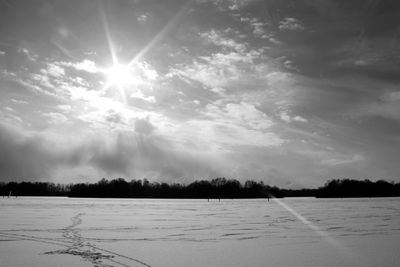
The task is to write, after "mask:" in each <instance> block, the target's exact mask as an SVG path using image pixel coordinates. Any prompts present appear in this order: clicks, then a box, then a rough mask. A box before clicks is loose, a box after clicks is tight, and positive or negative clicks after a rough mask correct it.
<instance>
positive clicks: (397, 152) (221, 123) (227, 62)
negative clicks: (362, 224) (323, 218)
mask: <svg viewBox="0 0 400 267" xmlns="http://www.w3.org/2000/svg"><path fill="white" fill-rule="evenodd" d="M399 14H400V2H399V1H396V0H393V1H389V0H388V1H383V0H382V1H378V0H372V1H366V0H362V1H361V0H357V1H344V0H343V1H340V0H336V1H333V0H332V1H331V0H295V1H290V0H285V1H282V0H241V1H240V0H192V1H183V0H163V1H152V0H146V1H144V0H143V1H140V0H119V1H116V0H107V1H100V0H90V1H89V0H80V1H77V0H73V1H56V0H55V1H39V0H34V1H22V0H21V1H19V0H17V1H9V0H0V149H1V153H0V181H51V182H60V183H76V182H94V181H98V180H99V179H101V178H103V177H104V178H109V179H111V178H117V177H123V178H125V179H127V180H130V179H143V178H147V179H149V180H150V181H156V182H170V183H189V182H191V181H194V180H199V179H211V178H215V177H226V178H233V179H238V180H240V181H245V180H248V179H252V180H256V181H263V182H264V183H267V184H271V185H276V186H280V187H286V188H300V187H317V186H321V185H323V184H324V183H325V182H326V181H327V180H330V179H337V178H352V179H371V180H377V179H386V180H389V181H396V182H399V181H400V164H399V162H398V160H399V158H400V86H399V84H400V16H399Z"/></svg>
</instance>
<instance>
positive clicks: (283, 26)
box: [279, 17, 306, 31]
mask: <svg viewBox="0 0 400 267" xmlns="http://www.w3.org/2000/svg"><path fill="white" fill-rule="evenodd" d="M279 29H280V30H282V31H304V30H305V29H306V27H305V26H304V25H303V24H302V22H301V21H300V20H298V19H296V18H289V17H287V18H285V19H284V20H282V21H280V22H279Z"/></svg>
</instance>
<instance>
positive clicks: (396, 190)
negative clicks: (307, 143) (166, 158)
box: [0, 178, 400, 199]
mask: <svg viewBox="0 0 400 267" xmlns="http://www.w3.org/2000/svg"><path fill="white" fill-rule="evenodd" d="M0 195H2V196H4V197H8V196H68V197H93V198H209V199H217V198H218V199H223V198H270V197H278V198H280V197H320V198H323V197H384V196H400V183H394V182H387V181H384V180H379V181H376V182H372V181H370V180H363V181H360V180H351V179H333V180H330V181H328V182H327V183H326V184H325V185H324V186H322V187H319V188H316V189H281V188H278V187H276V186H269V185H265V184H264V183H263V182H262V181H260V182H256V181H252V180H248V181H246V182H244V183H243V184H242V183H240V182H239V181H238V180H235V179H226V178H215V179H212V180H198V181H194V182H192V183H190V184H188V185H185V184H180V183H172V184H168V183H158V182H150V181H149V180H147V179H143V180H131V181H126V180H124V179H122V178H118V179H113V180H106V179H104V178H103V179H101V180H100V181H98V182H96V183H76V184H54V183H48V182H20V183H17V182H9V183H0Z"/></svg>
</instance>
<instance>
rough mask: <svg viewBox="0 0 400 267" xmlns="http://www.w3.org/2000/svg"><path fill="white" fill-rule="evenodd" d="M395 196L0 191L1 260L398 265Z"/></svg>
mask: <svg viewBox="0 0 400 267" xmlns="http://www.w3.org/2000/svg"><path fill="white" fill-rule="evenodd" d="M399 248H400V198H377V199H314V198H287V199H280V200H270V201H269V202H267V201H266V200H265V199H255V200H221V202H219V201H218V200H210V202H208V201H207V200H168V199H68V198H24V197H19V198H3V199H1V198H0V266H1V267H17V266H18V267H20V266H40V267H42V266H43V267H45V266H65V267H67V266H78V267H79V266H98V267H109V266H115V267H118V266H173V267H177V266H400V249H399Z"/></svg>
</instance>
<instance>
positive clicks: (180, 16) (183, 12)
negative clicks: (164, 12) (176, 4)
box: [128, 0, 191, 66]
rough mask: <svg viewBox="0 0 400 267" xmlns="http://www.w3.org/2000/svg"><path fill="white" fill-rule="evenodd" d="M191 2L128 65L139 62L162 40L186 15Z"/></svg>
mask: <svg viewBox="0 0 400 267" xmlns="http://www.w3.org/2000/svg"><path fill="white" fill-rule="evenodd" d="M190 3H191V0H189V1H187V2H186V3H185V4H184V5H183V6H182V7H181V8H180V9H179V10H178V12H177V13H176V14H175V16H174V17H173V18H172V19H171V20H170V21H169V22H168V23H167V25H165V26H164V28H163V29H162V30H161V31H160V32H158V33H157V34H156V36H154V37H153V39H151V41H150V42H149V43H148V44H147V45H146V46H145V47H143V48H142V49H141V50H140V51H139V53H137V54H136V55H135V57H134V58H132V60H131V61H130V62H129V63H128V65H129V66H130V65H133V64H135V63H137V62H138V61H139V59H140V58H141V57H143V55H144V54H146V53H147V52H148V51H149V50H150V49H151V48H153V46H154V45H156V44H157V43H158V42H159V41H160V40H161V39H163V38H164V36H165V35H166V34H167V33H168V32H169V31H170V30H171V29H172V28H173V26H174V25H175V24H177V23H178V21H179V20H181V19H182V17H183V16H184V15H185V14H186V11H187V10H188V9H189V6H190Z"/></svg>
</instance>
